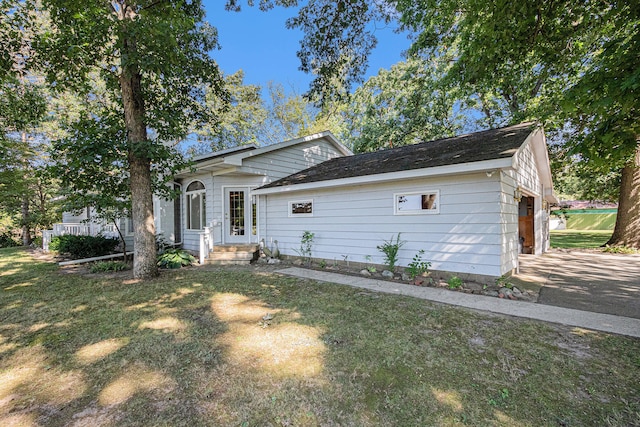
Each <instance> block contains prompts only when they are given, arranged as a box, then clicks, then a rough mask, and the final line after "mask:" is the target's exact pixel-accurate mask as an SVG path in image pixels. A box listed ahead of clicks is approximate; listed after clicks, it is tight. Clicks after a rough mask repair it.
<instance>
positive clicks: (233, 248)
mask: <svg viewBox="0 0 640 427" xmlns="http://www.w3.org/2000/svg"><path fill="white" fill-rule="evenodd" d="M259 247H260V246H259V245H257V244H252V245H216V246H214V247H213V252H214V253H216V252H255V251H257V250H258V249H259Z"/></svg>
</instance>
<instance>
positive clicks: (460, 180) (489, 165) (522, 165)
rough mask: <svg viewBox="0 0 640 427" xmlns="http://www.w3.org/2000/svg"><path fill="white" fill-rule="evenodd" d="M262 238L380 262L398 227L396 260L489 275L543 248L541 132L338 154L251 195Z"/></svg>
mask: <svg viewBox="0 0 640 427" xmlns="http://www.w3.org/2000/svg"><path fill="white" fill-rule="evenodd" d="M252 194H253V195H257V196H259V197H258V205H259V220H258V225H259V229H258V234H259V235H260V236H261V237H264V238H266V240H267V242H271V241H273V240H277V241H278V243H279V249H280V252H281V253H282V254H284V255H291V256H295V255H296V254H297V251H298V250H299V248H300V240H301V236H302V234H303V232H304V231H310V232H312V233H314V239H313V246H312V257H313V258H316V259H324V260H328V261H329V262H332V261H333V260H336V261H344V260H348V261H350V262H373V263H376V264H382V263H383V255H382V253H381V252H380V251H379V250H378V249H377V246H379V245H381V244H382V243H383V242H384V241H385V240H389V239H391V238H392V237H395V236H397V234H398V233H401V237H400V238H401V240H403V241H405V242H406V243H405V244H404V246H402V248H401V249H400V252H399V258H400V259H399V265H401V266H407V265H408V264H409V263H410V262H411V261H412V258H413V257H414V255H416V254H417V253H418V252H419V251H420V250H424V251H425V252H424V255H423V256H422V259H423V260H424V261H429V262H431V269H432V270H440V271H447V272H453V273H456V274H462V275H467V276H474V278H476V279H479V280H486V279H491V278H495V277H499V276H502V275H504V274H509V273H511V272H513V271H514V270H515V269H516V268H517V266H518V255H519V253H535V254H540V253H542V252H544V251H546V250H547V249H548V248H549V214H548V212H549V211H548V206H549V204H550V203H552V202H556V199H555V196H554V195H553V185H552V181H551V171H550V168H549V159H548V154H547V147H546V141H545V135H544V132H543V130H542V129H541V128H539V127H536V126H535V125H533V124H531V123H525V124H520V125H516V126H510V127H506V128H501V129H495V130H489V131H484V132H477V133H473V134H469V135H462V136H458V137H454V138H447V139H441V140H437V141H430V142H425V143H421V144H415V145H409V146H404V147H399V148H393V149H389V150H384V151H377V152H373V153H365V154H359V155H354V156H345V157H337V158H334V159H332V160H328V161H326V162H324V163H321V164H319V165H317V166H314V167H312V168H310V169H306V170H303V171H300V172H297V173H294V174H292V175H290V176H287V177H285V178H283V179H281V180H278V181H275V182H272V183H269V184H266V185H263V186H262V187H260V188H258V189H256V190H254V191H252Z"/></svg>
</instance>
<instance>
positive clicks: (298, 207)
mask: <svg viewBox="0 0 640 427" xmlns="http://www.w3.org/2000/svg"><path fill="white" fill-rule="evenodd" d="M289 216H313V200H300V201H295V202H289Z"/></svg>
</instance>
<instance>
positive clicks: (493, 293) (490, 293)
mask: <svg viewBox="0 0 640 427" xmlns="http://www.w3.org/2000/svg"><path fill="white" fill-rule="evenodd" d="M482 295H486V296H488V297H496V298H497V297H499V296H500V294H499V293H498V291H494V290H487V291H483V292H482Z"/></svg>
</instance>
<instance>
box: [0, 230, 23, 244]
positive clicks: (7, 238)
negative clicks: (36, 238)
mask: <svg viewBox="0 0 640 427" xmlns="http://www.w3.org/2000/svg"><path fill="white" fill-rule="evenodd" d="M15 246H20V243H18V242H16V241H15V240H14V239H13V237H12V236H11V234H10V233H2V234H0V248H12V247H15Z"/></svg>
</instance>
